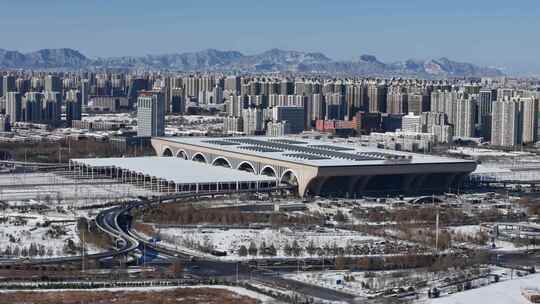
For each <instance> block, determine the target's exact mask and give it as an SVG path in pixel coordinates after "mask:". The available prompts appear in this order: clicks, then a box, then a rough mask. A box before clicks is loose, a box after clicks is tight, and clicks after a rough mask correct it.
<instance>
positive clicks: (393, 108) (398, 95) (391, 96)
mask: <svg viewBox="0 0 540 304" xmlns="http://www.w3.org/2000/svg"><path fill="white" fill-rule="evenodd" d="M408 97H409V96H408V95H407V93H405V92H402V91H401V90H398V89H394V90H391V91H389V92H388V97H387V100H386V101H387V105H386V112H387V113H388V114H405V113H408V112H409V108H408V106H409V99H408Z"/></svg>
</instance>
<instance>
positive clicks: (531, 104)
mask: <svg viewBox="0 0 540 304" xmlns="http://www.w3.org/2000/svg"><path fill="white" fill-rule="evenodd" d="M519 102H520V103H521V106H520V108H521V113H522V114H521V117H522V119H523V126H522V128H521V130H523V136H522V140H523V144H530V143H535V142H536V141H537V140H538V100H537V99H536V98H534V97H529V98H521V99H520V101H519Z"/></svg>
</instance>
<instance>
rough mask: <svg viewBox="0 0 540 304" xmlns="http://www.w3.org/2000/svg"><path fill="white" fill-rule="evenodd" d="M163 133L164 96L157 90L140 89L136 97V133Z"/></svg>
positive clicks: (156, 134) (146, 135) (155, 134)
mask: <svg viewBox="0 0 540 304" xmlns="http://www.w3.org/2000/svg"><path fill="white" fill-rule="evenodd" d="M164 134H165V96H164V95H163V93H161V92H158V91H141V92H139V97H138V98H137V135H138V136H141V137H152V136H163V135H164Z"/></svg>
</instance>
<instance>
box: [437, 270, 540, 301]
mask: <svg viewBox="0 0 540 304" xmlns="http://www.w3.org/2000/svg"><path fill="white" fill-rule="evenodd" d="M528 287H536V288H538V287H540V274H534V275H529V276H526V277H521V278H519V277H517V278H515V279H513V280H507V281H502V282H499V283H494V284H490V285H487V286H485V287H481V288H477V289H471V290H467V291H463V292H459V293H455V294H451V295H445V296H442V297H441V298H437V299H431V301H430V302H429V303H432V304H469V303H489V304H524V303H530V302H528V301H527V300H526V299H525V298H524V297H523V296H522V295H521V288H528Z"/></svg>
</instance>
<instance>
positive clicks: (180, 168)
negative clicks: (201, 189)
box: [72, 157, 275, 184]
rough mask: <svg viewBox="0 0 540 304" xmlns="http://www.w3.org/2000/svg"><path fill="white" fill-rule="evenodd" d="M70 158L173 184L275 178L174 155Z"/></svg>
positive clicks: (268, 179)
mask: <svg viewBox="0 0 540 304" xmlns="http://www.w3.org/2000/svg"><path fill="white" fill-rule="evenodd" d="M72 161H73V162H76V163H79V164H84V165H87V166H90V167H95V168H99V167H101V168H104V167H115V168H121V169H125V170H130V171H133V172H138V173H141V174H144V175H149V176H152V177H156V178H160V179H163V180H166V181H169V182H174V183H177V184H196V183H226V182H262V181H268V182H270V181H275V178H273V177H269V176H266V175H255V174H253V173H250V172H246V171H241V170H235V169H229V168H225V167H219V166H210V165H207V164H204V163H199V162H195V161H191V160H184V159H181V158H176V157H127V158H77V159H72Z"/></svg>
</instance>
